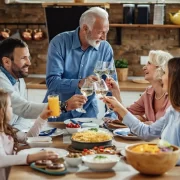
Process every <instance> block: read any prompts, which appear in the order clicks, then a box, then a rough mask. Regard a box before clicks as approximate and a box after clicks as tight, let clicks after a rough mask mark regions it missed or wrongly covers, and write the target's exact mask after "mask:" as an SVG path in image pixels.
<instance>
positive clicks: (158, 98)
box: [155, 93, 165, 100]
mask: <svg viewBox="0 0 180 180" xmlns="http://www.w3.org/2000/svg"><path fill="white" fill-rule="evenodd" d="M164 95H165V93H163V94H162V96H160V97H156V94H155V99H156V100H160V99H161V98H162V97H163V96H164Z"/></svg>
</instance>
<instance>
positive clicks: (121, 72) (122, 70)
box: [115, 58, 128, 81]
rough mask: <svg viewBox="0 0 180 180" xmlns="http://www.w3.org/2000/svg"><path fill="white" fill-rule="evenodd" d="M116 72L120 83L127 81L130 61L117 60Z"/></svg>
mask: <svg viewBox="0 0 180 180" xmlns="http://www.w3.org/2000/svg"><path fill="white" fill-rule="evenodd" d="M115 67H116V72H117V75H118V80H119V81H126V80H127V77H128V61H127V60H126V59H125V58H122V59H119V60H115Z"/></svg>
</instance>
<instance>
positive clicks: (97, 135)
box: [71, 130, 113, 150]
mask: <svg viewBox="0 0 180 180" xmlns="http://www.w3.org/2000/svg"><path fill="white" fill-rule="evenodd" d="M112 138H113V135H112V134H111V133H109V132H106V131H100V132H95V131H94V130H85V131H81V132H77V133H74V134H73V135H72V137H71V142H72V144H71V146H72V148H74V149H78V150H83V149H92V148H93V147H95V146H97V147H98V146H110V145H112Z"/></svg>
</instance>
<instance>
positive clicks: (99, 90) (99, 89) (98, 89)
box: [94, 79, 113, 115]
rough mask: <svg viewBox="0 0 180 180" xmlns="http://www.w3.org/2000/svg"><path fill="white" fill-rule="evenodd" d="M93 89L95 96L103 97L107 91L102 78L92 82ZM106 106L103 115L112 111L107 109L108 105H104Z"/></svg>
mask: <svg viewBox="0 0 180 180" xmlns="http://www.w3.org/2000/svg"><path fill="white" fill-rule="evenodd" d="M94 90H95V93H96V96H97V97H99V98H103V97H105V96H106V94H107V93H108V91H109V89H108V87H107V85H106V83H105V81H104V79H101V80H100V81H96V82H94ZM106 107H107V111H106V113H105V115H107V114H109V113H111V112H113V111H112V110H110V109H109V107H108V106H106Z"/></svg>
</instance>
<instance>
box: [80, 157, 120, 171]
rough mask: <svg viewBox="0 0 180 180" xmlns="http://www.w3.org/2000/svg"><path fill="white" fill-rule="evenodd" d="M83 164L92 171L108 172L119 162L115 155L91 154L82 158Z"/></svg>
mask: <svg viewBox="0 0 180 180" xmlns="http://www.w3.org/2000/svg"><path fill="white" fill-rule="evenodd" d="M82 160H83V162H84V163H85V165H86V166H88V167H89V168H90V169H92V170H93V171H108V170H110V169H112V168H113V167H114V166H115V165H116V164H117V163H118V161H119V160H120V158H119V157H118V156H117V155H111V154H92V155H86V156H83V157H82Z"/></svg>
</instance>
